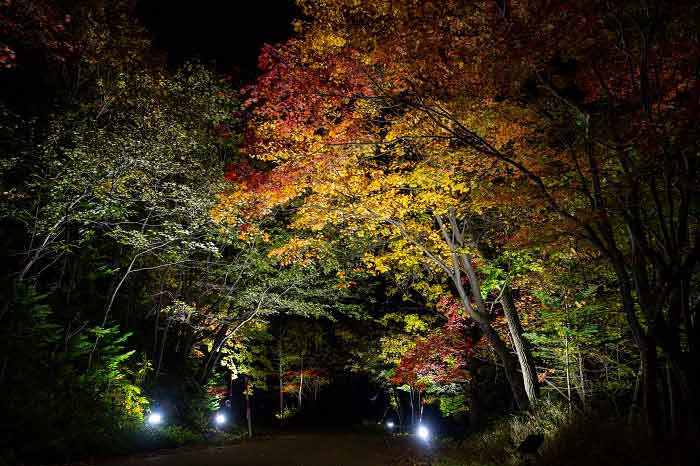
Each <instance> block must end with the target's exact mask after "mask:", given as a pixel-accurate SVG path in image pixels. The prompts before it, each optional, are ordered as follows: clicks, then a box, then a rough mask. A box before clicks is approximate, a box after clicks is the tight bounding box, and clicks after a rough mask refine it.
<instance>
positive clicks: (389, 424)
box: [386, 421, 394, 429]
mask: <svg viewBox="0 0 700 466" xmlns="http://www.w3.org/2000/svg"><path fill="white" fill-rule="evenodd" d="M386 426H387V428H389V429H393V428H394V421H388V422H387V423H386Z"/></svg>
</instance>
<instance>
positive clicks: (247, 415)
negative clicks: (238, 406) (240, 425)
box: [245, 377, 253, 438]
mask: <svg viewBox="0 0 700 466" xmlns="http://www.w3.org/2000/svg"><path fill="white" fill-rule="evenodd" d="M245 418H246V421H247V422H248V438H251V437H253V415H252V412H251V409H250V386H249V382H248V377H246V381H245Z"/></svg>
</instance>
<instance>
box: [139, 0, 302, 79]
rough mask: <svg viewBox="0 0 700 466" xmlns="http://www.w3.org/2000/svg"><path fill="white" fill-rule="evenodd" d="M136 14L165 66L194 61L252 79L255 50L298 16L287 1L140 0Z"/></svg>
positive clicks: (283, 33) (281, 35)
mask: <svg viewBox="0 0 700 466" xmlns="http://www.w3.org/2000/svg"><path fill="white" fill-rule="evenodd" d="M137 13H138V15H139V16H140V18H141V20H142V21H143V24H144V25H145V26H146V28H147V29H148V30H149V31H150V32H151V34H152V35H153V36H154V45H155V46H156V48H158V49H160V50H162V51H164V52H166V53H167V55H168V64H169V65H170V66H171V67H175V66H178V65H180V64H182V63H183V62H185V61H191V60H199V61H201V62H202V63H205V64H213V65H215V67H216V70H217V71H219V72H221V73H226V74H231V75H232V76H233V77H234V79H235V78H240V79H241V80H243V81H250V80H251V79H252V78H254V77H255V74H256V70H257V57H258V53H259V52H260V48H261V47H262V46H263V45H264V44H275V43H278V42H281V41H284V40H285V39H287V38H288V37H289V36H290V35H291V34H292V26H291V22H292V20H294V18H296V17H298V16H299V14H300V13H299V11H298V10H297V8H296V6H295V5H294V1H293V0H195V1H194V2H174V1H172V0H141V1H140V2H139V4H138V6H137Z"/></svg>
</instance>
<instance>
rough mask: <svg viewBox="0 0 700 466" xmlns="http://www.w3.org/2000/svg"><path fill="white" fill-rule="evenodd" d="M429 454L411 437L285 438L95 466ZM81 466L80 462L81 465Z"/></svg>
mask: <svg viewBox="0 0 700 466" xmlns="http://www.w3.org/2000/svg"><path fill="white" fill-rule="evenodd" d="M429 457H430V449H429V448H427V447H426V445H425V444H421V443H420V442H419V441H418V440H417V439H415V438H403V439H402V438H395V437H394V438H392V437H389V436H380V435H376V436H374V435H360V434H316V433H314V434H310V433H309V434H307V433H304V434H286V435H276V436H270V437H264V438H257V439H253V440H250V441H246V442H242V443H240V444H237V445H228V446H223V447H209V448H200V449H178V450H170V451H165V452H158V453H156V454H151V455H139V456H132V457H127V458H121V459H118V460H117V459H115V460H110V461H108V462H100V463H99V464H100V466H166V465H167V466H277V465H280V466H281V465H284V466H384V465H387V466H414V465H427V464H430V463H429ZM83 464H85V463H83Z"/></svg>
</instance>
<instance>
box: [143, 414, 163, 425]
mask: <svg viewBox="0 0 700 466" xmlns="http://www.w3.org/2000/svg"><path fill="white" fill-rule="evenodd" d="M147 420H148V423H149V424H150V425H152V426H157V425H158V424H160V423H161V422H163V417H162V416H161V415H160V413H151V414H149V416H148V419H147Z"/></svg>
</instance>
